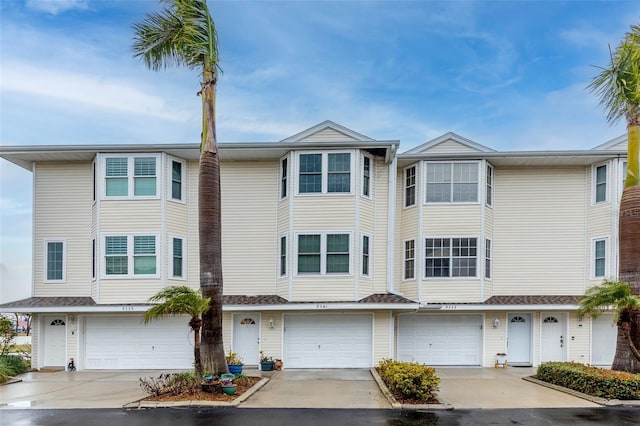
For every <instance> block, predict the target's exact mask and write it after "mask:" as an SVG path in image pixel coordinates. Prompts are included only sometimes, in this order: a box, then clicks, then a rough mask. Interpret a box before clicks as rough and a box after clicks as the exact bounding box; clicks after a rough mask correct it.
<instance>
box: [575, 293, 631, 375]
mask: <svg viewBox="0 0 640 426" xmlns="http://www.w3.org/2000/svg"><path fill="white" fill-rule="evenodd" d="M578 305H579V306H580V309H579V310H578V314H579V315H585V314H589V315H591V316H592V317H594V318H597V317H598V316H599V315H600V314H601V313H602V312H604V311H606V310H609V309H613V311H614V314H615V317H614V321H615V322H616V324H617V326H618V337H617V340H616V353H615V356H614V358H613V365H612V366H611V369H612V370H619V371H629V372H634V371H632V370H633V363H632V362H631V357H633V358H635V359H636V362H640V352H639V351H638V348H636V346H635V345H634V343H633V340H632V338H631V320H632V318H631V313H632V312H633V311H634V310H636V309H638V308H640V296H637V295H634V294H632V291H631V287H630V286H629V284H627V283H623V282H620V281H604V282H603V283H602V284H601V285H599V286H595V287H591V288H590V289H589V290H587V292H586V293H585V295H584V296H582V297H581V298H580V300H579V301H578Z"/></svg>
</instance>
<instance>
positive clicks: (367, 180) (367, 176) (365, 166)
mask: <svg viewBox="0 0 640 426" xmlns="http://www.w3.org/2000/svg"><path fill="white" fill-rule="evenodd" d="M362 195H363V196H365V197H370V196H371V157H367V156H366V155H365V156H363V157H362Z"/></svg>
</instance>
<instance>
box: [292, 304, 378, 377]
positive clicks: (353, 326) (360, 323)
mask: <svg viewBox="0 0 640 426" xmlns="http://www.w3.org/2000/svg"><path fill="white" fill-rule="evenodd" d="M371 340H372V317H371V315H342V314H341V315H331V314H328V315H322V314H308V315H287V316H286V317H285V335H284V352H285V360H284V361H285V365H286V366H287V367H288V368H368V367H370V366H371V352H372V344H371Z"/></svg>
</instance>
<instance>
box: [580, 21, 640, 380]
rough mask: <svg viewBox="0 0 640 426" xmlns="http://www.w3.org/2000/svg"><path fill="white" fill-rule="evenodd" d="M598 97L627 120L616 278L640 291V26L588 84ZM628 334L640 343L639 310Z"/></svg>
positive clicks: (635, 364) (635, 365)
mask: <svg viewBox="0 0 640 426" xmlns="http://www.w3.org/2000/svg"><path fill="white" fill-rule="evenodd" d="M588 88H589V90H591V91H592V92H593V93H594V94H595V95H596V96H598V97H599V98H600V105H602V106H603V107H604V109H605V110H606V111H607V120H608V121H609V122H616V121H618V120H619V119H621V118H623V117H624V118H625V119H626V121H627V152H628V155H627V175H626V179H625V185H624V191H623V193H622V200H621V201H620V213H619V228H618V229H619V231H618V232H619V238H618V241H619V243H618V244H619V250H618V252H619V256H620V260H619V272H618V280H620V281H623V282H626V283H629V285H630V286H631V291H632V294H635V295H640V26H639V25H632V26H631V31H629V32H627V33H626V34H625V36H624V38H623V39H622V41H621V42H620V45H619V46H618V47H617V48H616V50H615V51H613V52H611V62H610V64H609V66H608V67H606V68H602V71H601V72H600V74H598V75H597V76H596V77H595V78H594V79H593V81H592V82H591V84H589V86H588ZM629 317H630V321H629V324H630V330H629V332H630V336H631V337H630V338H631V341H632V342H633V343H634V344H635V345H636V347H640V310H637V309H636V310H633V311H631V312H629ZM628 360H629V368H625V369H626V370H627V371H634V372H640V361H638V360H635V358H633V357H631V356H628Z"/></svg>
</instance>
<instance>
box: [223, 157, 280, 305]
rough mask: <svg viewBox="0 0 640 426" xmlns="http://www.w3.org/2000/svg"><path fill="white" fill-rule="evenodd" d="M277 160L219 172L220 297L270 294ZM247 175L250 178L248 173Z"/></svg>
mask: <svg viewBox="0 0 640 426" xmlns="http://www.w3.org/2000/svg"><path fill="white" fill-rule="evenodd" d="M279 164H280V163H279V162H278V161H264V162H251V163H245V162H232V163H226V164H224V165H223V166H222V169H221V188H222V206H223V207H222V244H223V247H224V250H223V254H222V267H223V273H224V291H225V294H247V295H258V294H274V293H275V291H276V277H277V274H278V271H277V269H278V247H279V235H278V229H277V213H278V196H279V194H278V176H279V174H278V173H279V172H278V167H279ZM247 170H251V173H247Z"/></svg>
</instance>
